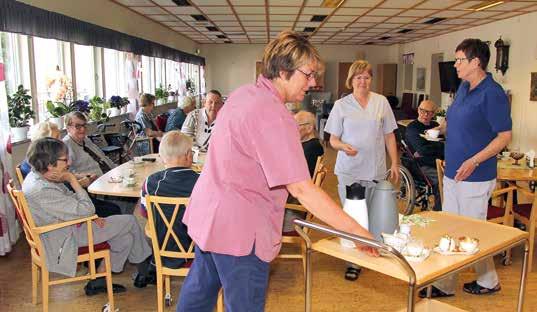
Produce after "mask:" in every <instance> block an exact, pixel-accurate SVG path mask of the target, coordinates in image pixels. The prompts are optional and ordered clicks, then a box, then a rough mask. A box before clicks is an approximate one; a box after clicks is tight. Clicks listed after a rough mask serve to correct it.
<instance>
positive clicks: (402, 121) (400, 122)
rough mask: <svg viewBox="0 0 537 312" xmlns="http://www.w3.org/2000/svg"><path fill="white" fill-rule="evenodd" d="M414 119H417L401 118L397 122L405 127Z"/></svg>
mask: <svg viewBox="0 0 537 312" xmlns="http://www.w3.org/2000/svg"><path fill="white" fill-rule="evenodd" d="M414 120H416V119H401V120H398V121H397V124H399V125H401V126H403V127H407V126H408V124H409V123H411V122H413V121H414Z"/></svg>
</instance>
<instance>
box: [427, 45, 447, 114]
mask: <svg viewBox="0 0 537 312" xmlns="http://www.w3.org/2000/svg"><path fill="white" fill-rule="evenodd" d="M442 61H444V53H436V54H433V55H431V84H430V86H431V90H430V92H429V99H431V100H432V101H433V102H435V103H436V105H438V107H441V106H442V93H441V91H440V71H439V69H438V63H440V62H442Z"/></svg>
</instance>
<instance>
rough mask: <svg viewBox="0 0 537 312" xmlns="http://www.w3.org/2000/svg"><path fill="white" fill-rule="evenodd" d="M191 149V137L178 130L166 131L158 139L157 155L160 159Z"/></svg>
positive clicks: (173, 156) (176, 155)
mask: <svg viewBox="0 0 537 312" xmlns="http://www.w3.org/2000/svg"><path fill="white" fill-rule="evenodd" d="M191 149H192V138H190V137H189V136H187V135H186V134H184V133H181V132H179V131H178V130H173V131H169V132H167V133H166V134H165V135H164V136H163V137H162V140H161V141H160V146H159V155H160V157H161V158H162V160H164V161H166V160H167V159H172V158H176V157H181V156H184V155H186V154H187V153H188V151H190V150H191Z"/></svg>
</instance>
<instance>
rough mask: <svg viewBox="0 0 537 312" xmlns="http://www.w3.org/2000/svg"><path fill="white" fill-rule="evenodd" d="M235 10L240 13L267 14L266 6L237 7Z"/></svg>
mask: <svg viewBox="0 0 537 312" xmlns="http://www.w3.org/2000/svg"><path fill="white" fill-rule="evenodd" d="M235 12H237V13H238V14H265V7H264V6H256V7H235Z"/></svg>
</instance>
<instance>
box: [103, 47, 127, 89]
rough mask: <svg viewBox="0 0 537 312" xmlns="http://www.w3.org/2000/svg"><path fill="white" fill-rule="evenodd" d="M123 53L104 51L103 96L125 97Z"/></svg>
mask: <svg viewBox="0 0 537 312" xmlns="http://www.w3.org/2000/svg"><path fill="white" fill-rule="evenodd" d="M125 57H126V55H125V53H124V52H121V51H116V50H110V49H104V77H105V80H104V82H105V90H104V95H105V97H106V98H107V99H108V98H110V97H111V96H114V95H119V96H127V79H126V77H125Z"/></svg>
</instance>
